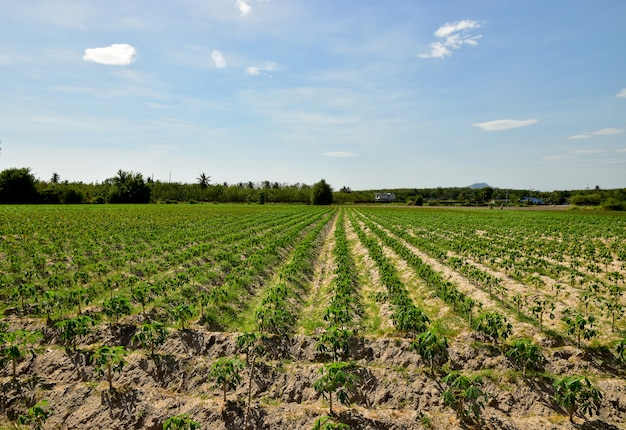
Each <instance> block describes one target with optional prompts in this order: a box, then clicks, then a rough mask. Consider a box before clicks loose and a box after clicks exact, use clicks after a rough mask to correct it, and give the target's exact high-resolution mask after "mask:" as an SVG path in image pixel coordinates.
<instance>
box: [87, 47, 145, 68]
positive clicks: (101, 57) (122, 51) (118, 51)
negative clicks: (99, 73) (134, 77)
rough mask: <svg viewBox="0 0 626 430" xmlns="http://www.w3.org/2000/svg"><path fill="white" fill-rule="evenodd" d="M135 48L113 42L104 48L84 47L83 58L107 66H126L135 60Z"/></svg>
mask: <svg viewBox="0 0 626 430" xmlns="http://www.w3.org/2000/svg"><path fill="white" fill-rule="evenodd" d="M136 57H137V50H136V49H135V48H134V47H133V46H131V45H128V44H126V43H114V44H113V45H111V46H106V47H104V48H88V49H85V55H83V60H85V61H92V62H94V63H98V64H106V65H108V66H127V65H129V64H131V63H133V62H134V61H135V59H136Z"/></svg>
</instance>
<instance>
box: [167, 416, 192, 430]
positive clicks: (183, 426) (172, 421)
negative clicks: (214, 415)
mask: <svg viewBox="0 0 626 430" xmlns="http://www.w3.org/2000/svg"><path fill="white" fill-rule="evenodd" d="M200 428H201V427H200V423H199V422H197V421H194V420H192V419H191V417H190V416H189V414H179V415H174V416H172V417H169V418H168V419H166V420H165V422H164V423H163V430H198V429H200Z"/></svg>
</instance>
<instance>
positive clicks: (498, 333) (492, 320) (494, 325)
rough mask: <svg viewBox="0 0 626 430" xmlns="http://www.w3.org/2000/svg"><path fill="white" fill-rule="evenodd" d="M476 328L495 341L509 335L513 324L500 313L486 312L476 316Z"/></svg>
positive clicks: (504, 338)
mask: <svg viewBox="0 0 626 430" xmlns="http://www.w3.org/2000/svg"><path fill="white" fill-rule="evenodd" d="M476 330H478V331H480V332H483V333H485V334H486V335H488V336H490V337H491V338H492V339H493V341H494V342H495V343H497V342H498V341H500V340H506V339H507V338H508V337H509V335H510V334H511V332H512V331H513V326H512V325H511V323H510V322H509V320H507V319H506V318H505V317H504V316H503V315H502V314H499V313H497V312H486V313H484V314H482V315H481V316H479V317H478V318H477V320H476Z"/></svg>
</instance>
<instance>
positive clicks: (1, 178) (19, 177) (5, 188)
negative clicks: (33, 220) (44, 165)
mask: <svg viewBox="0 0 626 430" xmlns="http://www.w3.org/2000/svg"><path fill="white" fill-rule="evenodd" d="M36 182H37V181H36V180H35V176H34V175H33V174H32V173H31V172H30V169H29V168H27V167H22V168H16V167H13V168H10V169H5V170H3V171H2V172H0V203H35V202H37V200H38V194H37V186H36Z"/></svg>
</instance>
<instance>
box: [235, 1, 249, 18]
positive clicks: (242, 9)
mask: <svg viewBox="0 0 626 430" xmlns="http://www.w3.org/2000/svg"><path fill="white" fill-rule="evenodd" d="M236 6H237V9H239V14H240V15H241V16H246V15H249V14H251V13H252V6H250V5H249V4H248V3H247V2H246V1H245V0H237V3H236Z"/></svg>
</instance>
